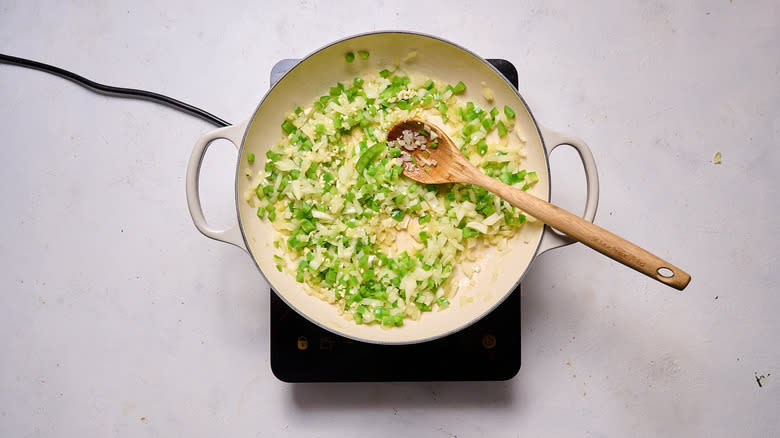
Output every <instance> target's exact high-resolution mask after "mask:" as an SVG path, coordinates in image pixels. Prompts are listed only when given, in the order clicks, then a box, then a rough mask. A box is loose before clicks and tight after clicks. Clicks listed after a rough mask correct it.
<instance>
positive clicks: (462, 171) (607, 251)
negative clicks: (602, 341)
mask: <svg viewBox="0 0 780 438" xmlns="http://www.w3.org/2000/svg"><path fill="white" fill-rule="evenodd" d="M406 130H409V131H411V132H413V133H419V132H423V131H428V132H435V133H436V137H437V138H436V139H435V140H430V137H434V136H433V135H431V136H430V137H428V139H427V140H426V143H428V144H426V151H422V150H421V149H416V150H412V151H408V150H406V149H404V148H402V151H404V150H405V151H407V152H409V153H410V154H411V155H413V156H414V157H415V159H416V161H417V163H418V164H414V163H412V162H405V163H404V175H406V176H408V177H409V178H411V179H413V180H415V181H419V182H421V183H424V184H444V183H454V182H457V183H465V184H473V185H476V186H479V187H482V188H485V189H487V190H489V191H491V192H493V193H495V194H496V195H498V196H500V197H501V198H502V199H505V200H506V201H508V202H509V203H511V204H512V205H514V206H515V207H518V208H520V209H521V210H523V211H525V212H526V213H528V214H530V215H531V216H533V217H535V218H537V219H539V220H541V221H542V222H544V223H546V224H547V225H549V226H551V227H553V228H555V229H556V230H558V231H560V232H562V233H564V234H566V235H568V236H570V237H572V238H574V239H576V240H577V241H579V242H582V243H584V244H585V245H588V246H589V247H591V248H593V249H595V250H596V251H598V252H600V253H602V254H604V255H606V256H607V257H610V258H611V259H613V260H616V261H618V262H620V263H623V264H624V265H626V266H628V267H630V268H632V269H635V270H637V271H639V272H641V273H643V274H645V275H647V276H649V277H651V278H654V279H656V280H658V281H660V282H661V283H664V284H666V285H669V286H671V287H673V288H676V289H678V290H683V289H685V286H687V285H688V283H689V282H690V281H691V276H690V275H688V274H687V273H686V272H684V271H682V270H681V269H679V268H677V267H676V266H674V265H672V264H671V263H667V262H666V261H664V260H662V259H661V258H659V257H656V256H655V255H653V254H651V253H650V252H648V251H646V250H644V249H642V248H640V247H638V246H636V245H634V244H633V243H631V242H629V241H627V240H625V239H623V238H622V237H619V236H617V235H615V234H612V233H610V232H609V231H607V230H605V229H603V228H601V227H599V226H597V225H594V224H592V223H591V222H588V221H586V220H585V219H582V218H581V217H579V216H577V215H574V214H572V213H569V212H568V211H566V210H563V209H562V208H560V207H557V206H555V205H553V204H550V203H549V202H546V201H543V200H541V199H539V198H537V197H535V196H533V195H531V194H529V193H526V192H524V191H522V190H519V189H516V188H514V187H511V186H509V185H506V184H504V183H502V182H501V181H498V180H496V179H493V178H491V177H489V176H487V175H485V174H484V173H482V172H481V171H480V170H479V169H477V168H476V167H475V166H474V165H473V164H471V162H470V161H469V160H468V159H466V157H464V156H463V154H461V152H460V151H459V150H458V148H457V147H455V145H454V144H453V143H452V139H450V138H449V136H447V134H445V133H444V132H443V131H442V130H441V129H439V128H438V127H436V126H434V125H432V124H430V123H426V122H424V121H422V120H417V119H409V120H402V121H399V122H398V123H396V124H395V125H393V126H392V127H391V128H390V129H389V130H388V132H387V141H388V142H391V141H394V140H398V139H399V138H401V137H403V133H404V131H406ZM433 142H436V143H438V146H436V148H435V149H432V148H430V147H428V146H430V145H431V143H433ZM426 152H427V154H426ZM428 154H429V155H428ZM434 160H435V163H436V164H435V165H432V164H431V165H423V164H422V163H425V162H432V161H434Z"/></svg>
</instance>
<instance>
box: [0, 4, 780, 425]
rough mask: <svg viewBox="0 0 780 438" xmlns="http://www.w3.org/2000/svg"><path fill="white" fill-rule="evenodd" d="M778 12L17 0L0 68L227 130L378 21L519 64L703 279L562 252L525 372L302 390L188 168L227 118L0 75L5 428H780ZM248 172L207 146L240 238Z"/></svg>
mask: <svg viewBox="0 0 780 438" xmlns="http://www.w3.org/2000/svg"><path fill="white" fill-rule="evenodd" d="M778 5H779V4H778V3H777V2H776V1H751V2H747V1H742V0H734V1H733V2H732V1H729V0H718V1H710V2H693V3H691V2H677V1H664V2H655V1H654V2H638V1H637V2H624V1H612V2H604V1H602V2H550V1H505V2H498V3H490V2H452V1H438V2H430V3H429V2H420V1H414V2H411V1H409V2H402V3H395V2H311V1H296V2H284V1H276V2H258V1H247V2H241V3H231V4H230V5H223V4H222V3H221V2H215V1H193V0H187V1H156V2H137V1H127V2H96V1H56V2H55V1H51V2H27V1H13V0H4V1H2V2H0V52H2V53H7V54H11V55H18V56H24V57H29V58H32V59H36V60H40V61H44V62H47V63H51V64H54V65H57V66H61V67H63V68H66V69H71V70H73V71H75V72H78V73H81V74H83V75H85V76H87V77H89V78H92V79H95V80H98V81H102V82H105V83H109V84H116V85H120V86H126V87H135V88H143V89H149V90H154V91H158V92H161V93H164V94H168V95H171V96H174V97H177V98H179V99H182V100H185V101H187V102H190V103H192V104H194V105H196V106H200V107H203V108H205V109H207V110H209V111H212V112H214V113H216V114H218V115H220V116H222V117H223V118H225V119H227V120H229V121H240V120H243V119H245V118H247V117H248V116H249V115H251V113H252V111H253V110H254V108H255V106H256V105H257V102H258V101H259V99H260V98H261V97H262V96H263V94H264V93H265V92H266V90H267V88H268V73H269V71H270V69H271V66H272V65H273V64H274V63H275V62H276V61H277V60H279V59H281V58H290V57H301V56H304V55H306V54H307V53H310V52H311V51H313V50H315V49H317V48H318V47H320V46H322V45H324V44H326V43H328V42H330V41H333V40H336V39H339V38H342V37H345V36H348V35H351V34H354V33H358V32H364V31H370V30H375V29H409V30H417V31H423V32H426V33H431V34H435V35H439V36H441V37H444V38H447V39H450V40H452V41H454V42H457V43H459V44H462V45H463V46H465V47H468V48H470V49H472V50H474V51H475V52H477V53H480V54H482V55H483V56H485V57H503V58H506V59H509V60H511V61H512V62H513V63H514V64H515V65H516V66H517V68H518V70H519V74H520V91H521V93H522V94H523V96H524V97H525V98H526V100H527V102H528V103H529V105H530V106H531V108H532V110H533V111H534V113H535V115H536V117H537V118H538V120H539V121H540V122H541V123H543V124H545V125H547V126H549V127H551V128H554V129H558V130H561V131H565V132H569V133H572V134H575V135H578V136H580V137H582V138H583V139H585V140H586V141H587V142H588V143H589V144H590V146H591V147H592V149H593V153H594V155H595V157H596V161H597V164H598V166H599V175H600V179H601V203H600V207H599V213H598V215H597V218H596V221H597V223H598V224H600V225H601V226H603V227H605V228H607V229H610V230H613V231H615V232H616V233H618V234H620V235H623V236H625V237H627V238H629V239H631V240H633V241H635V242H637V243H639V244H640V245H643V246H646V247H647V248H648V249H650V250H651V251H653V252H656V253H658V254H659V255H661V256H662V257H666V258H668V260H670V261H671V262H673V263H675V264H677V265H678V266H680V267H682V268H684V269H686V270H687V271H688V272H690V273H691V274H692V275H693V282H692V283H691V285H690V286H689V287H688V289H687V290H686V291H685V292H684V293H678V292H676V291H674V290H672V289H670V288H667V287H665V286H663V285H661V284H659V283H656V282H653V281H651V280H650V279H648V278H646V277H644V276H642V275H640V274H637V273H635V272H633V271H630V270H628V269H627V268H624V267H623V266H621V265H619V264H617V263H614V262H612V261H610V260H608V259H606V258H604V257H602V256H600V255H597V254H595V253H593V252H592V251H590V250H588V249H587V248H585V247H583V246H582V245H575V246H572V247H568V248H564V249H560V250H556V251H554V252H552V253H548V254H545V255H544V256H542V257H540V258H539V259H538V260H537V261H536V263H535V264H534V266H533V268H532V270H531V271H530V273H529V275H528V276H527V278H526V280H525V281H524V283H523V312H522V316H523V329H522V357H523V366H522V369H521V370H520V372H519V374H518V375H517V376H516V377H515V378H514V379H512V380H510V381H507V382H498V383H391V384H338V385H290V384H285V383H282V382H279V381H278V380H276V379H275V378H274V376H273V375H272V374H271V370H270V366H269V349H268V348H269V347H268V339H269V331H268V330H269V329H268V304H269V298H268V288H267V285H266V284H265V283H264V282H263V280H262V279H261V276H260V274H259V273H258V272H257V271H256V268H255V267H254V265H253V263H252V261H251V260H250V258H249V257H248V256H247V255H246V254H244V253H243V252H241V251H240V250H238V249H236V248H234V247H231V246H229V245H225V244H220V243H218V242H215V241H212V240H209V239H207V238H205V237H203V236H201V235H200V234H199V233H198V232H197V231H196V230H195V229H194V227H193V226H192V222H191V220H190V217H189V215H188V213H187V209H186V203H185V198H184V184H183V177H184V169H185V165H186V161H187V159H188V156H189V153H190V150H191V148H192V146H193V144H194V142H195V140H196V139H197V138H198V136H199V135H200V134H201V133H203V132H205V131H208V130H210V129H212V127H211V126H210V125H208V124H207V123H205V122H203V121H201V120H198V119H195V118H192V117H189V116H187V115H183V114H180V113H177V112H175V111H172V110H170V109H168V108H165V107H162V106H158V105H155V104H152V103H148V102H141V101H128V100H117V99H110V98H107V97H102V96H98V95H95V94H93V93H91V92H89V91H87V90H85V89H83V88H80V87H78V86H75V85H73V84H71V83H69V82H67V81H64V80H62V79H60V78H57V77H53V76H49V75H46V74H43V73H40V72H36V71H31V70H26V69H21V68H18V67H12V66H8V65H2V64H0V127H2V135H3V139H2V140H3V144H2V147H0V198H1V199H2V213H1V214H0V266H2V268H1V269H2V275H0V291H1V292H0V309H2V312H3V316H2V318H0V347H2V348H0V436H3V437H27V436H31V437H37V436H131V437H136V436H161V437H169V436H194V437H198V436H231V437H241V436H325V435H333V436H340V437H353V436H365V435H366V434H376V435H378V436H383V435H390V434H391V433H392V434H393V435H397V436H441V437H451V436H458V437H461V438H462V437H484V436H523V437H525V436H564V435H568V436H659V435H667V436H770V435H773V434H775V433H776V432H777V430H778V428H779V427H780V419H779V415H780V414H779V413H780V367H779V366H778V365H780V351H778V344H779V342H778V333H779V332H780V320H779V319H778V317H777V312H778V310H779V309H780V295H779V294H778V293H777V288H778V282H779V281H780V273H778V260H777V255H778V252H780V251H779V250H780V245H779V244H778V242H779V240H778V233H779V232H780V220H778V215H779V214H780V208H779V207H778V199H780V196H778V188H777V184H778V178H777V176H776V173H775V172H776V171H777V169H778V166H780V152H778V151H779V150H780V149H779V147H780V85H779V84H780V76H779V73H778V67H780V6H778ZM718 151H720V152H722V153H723V163H722V164H720V165H715V164H713V162H712V161H713V156H714V154H715V152H718ZM234 160H235V151H234V150H233V148H232V146H230V145H229V144H228V143H227V142H225V141H222V142H220V143H219V144H217V145H216V146H215V147H214V148H213V149H212V151H211V152H209V154H208V155H207V157H206V162H205V164H204V170H203V172H204V175H203V187H202V194H203V197H204V202H205V204H206V210H207V212H206V214H207V217H208V218H209V220H210V221H212V222H213V223H215V224H222V225H227V224H229V223H231V221H232V220H234V211H235V210H234V205H233V204H232V194H231V184H232V181H233V175H232V169H233V165H232V162H233V161H234ZM552 178H553V186H554V190H553V194H554V200H555V201H557V202H559V203H561V204H562V205H564V206H565V207H567V208H570V209H573V210H575V211H580V209H581V208H582V204H583V199H584V192H585V190H584V174H583V172H582V170H581V168H580V165H579V163H578V161H577V159H576V154H574V153H573V152H571V150H567V151H560V150H559V151H556V153H555V154H554V155H553V158H552ZM367 366H370V365H368V364H367ZM420 366H425V364H420ZM769 374H771V375H770V376H768V377H767V378H766V379H765V380H764V381H763V384H764V386H763V387H759V386H758V384H757V381H756V375H759V376H760V375H769Z"/></svg>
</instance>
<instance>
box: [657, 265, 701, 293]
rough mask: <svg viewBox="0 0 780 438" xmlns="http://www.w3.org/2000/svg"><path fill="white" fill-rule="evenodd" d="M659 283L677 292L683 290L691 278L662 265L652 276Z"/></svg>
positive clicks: (677, 270) (673, 268) (671, 267)
mask: <svg viewBox="0 0 780 438" xmlns="http://www.w3.org/2000/svg"><path fill="white" fill-rule="evenodd" d="M652 277H654V278H655V279H656V280H658V281H660V282H661V283H664V284H667V285H669V286H671V287H673V288H675V289H677V290H683V289H685V287H686V286H688V283H689V282H690V281H691V276H690V275H688V274H687V273H685V272H683V271H681V270H679V269H677V268H675V267H674V266H667V265H663V266H661V267H659V268H658V269H656V271H655V275H654V276H652Z"/></svg>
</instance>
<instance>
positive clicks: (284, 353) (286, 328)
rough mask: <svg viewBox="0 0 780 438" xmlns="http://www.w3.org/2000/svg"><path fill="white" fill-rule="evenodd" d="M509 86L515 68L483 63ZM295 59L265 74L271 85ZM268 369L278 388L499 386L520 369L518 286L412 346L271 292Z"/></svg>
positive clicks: (504, 63) (503, 62) (496, 62)
mask: <svg viewBox="0 0 780 438" xmlns="http://www.w3.org/2000/svg"><path fill="white" fill-rule="evenodd" d="M488 61H489V62H490V63H491V64H493V65H494V66H495V67H496V68H497V69H498V70H499V71H500V72H501V73H502V74H503V75H504V76H505V77H506V78H507V79H508V80H509V82H510V83H512V84H513V85H514V86H515V88H517V85H518V78H517V69H515V67H514V65H512V63H510V62H509V61H506V60H503V59H488ZM296 63H297V60H290V59H287V60H283V61H280V62H279V63H277V64H276V65H275V66H274V68H273V69H272V71H271V85H273V84H274V83H276V81H278V80H279V78H281V77H282V76H283V75H284V73H286V72H287V71H288V70H289V69H290V68H292V67H293V66H294V65H295V64H296ZM270 345H271V370H272V371H273V373H274V375H275V376H276V377H277V378H278V379H279V380H282V381H284V382H381V381H437V380H452V381H463V380H475V381H476V380H506V379H510V378H512V377H514V375H515V374H517V372H518V370H519V369H520V286H518V287H517V288H516V289H515V290H514V291H513V292H512V294H511V295H510V296H509V297H507V299H506V300H505V301H504V302H503V303H501V305H499V306H498V307H497V308H496V309H494V310H493V312H491V313H490V314H489V315H487V316H486V317H484V318H482V319H481V320H479V321H478V322H476V323H475V324H473V325H471V326H470V327H467V328H465V329H463V330H461V331H459V332H457V333H454V334H451V335H449V336H447V337H444V338H441V339H437V340H435V341H429V342H423V343H419V344H413V345H377V344H368V343H365V342H357V341H353V340H351V339H347V338H344V337H342V336H338V335H335V334H333V333H331V332H329V331H327V330H325V329H322V328H320V327H319V326H317V325H315V324H313V323H311V322H309V321H308V320H306V319H305V318H303V317H302V316H300V315H299V314H298V313H296V312H295V311H294V310H292V309H291V308H290V307H289V306H287V305H286V304H285V303H284V302H283V301H282V300H281V299H280V298H279V297H278V296H277V295H276V293H275V292H274V293H272V294H271V343H270Z"/></svg>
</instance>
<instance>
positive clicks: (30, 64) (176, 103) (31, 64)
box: [0, 53, 230, 127]
mask: <svg viewBox="0 0 780 438" xmlns="http://www.w3.org/2000/svg"><path fill="white" fill-rule="evenodd" d="M0 62H4V63H7V64H12V65H18V66H20V67H27V68H32V69H36V70H41V71H44V72H46V73H51V74H53V75H57V76H59V77H62V78H65V79H68V80H70V81H73V82H75V83H77V84H79V85H81V86H83V87H85V88H87V89H89V90H92V91H94V92H96V93H100V94H104V95H106V96H112V97H124V98H132V99H143V100H149V101H152V102H156V103H160V104H163V105H166V106H169V107H171V108H175V109H178V110H180V111H184V112H186V113H189V114H191V115H193V116H195V117H200V118H201V119H203V120H206V121H208V122H211V123H213V124H215V125H217V126H220V127H222V126H229V125H230V123H228V122H226V121H224V120H222V119H220V118H219V117H217V116H215V115H213V114H211V113H208V112H206V111H203V110H202V109H200V108H196V107H194V106H192V105H190V104H188V103H184V102H182V101H180V100H176V99H173V98H171V97H168V96H163V95H162V94H158V93H153V92H151V91H144V90H136V89H134V88H119V87H112V86H110V85H103V84H99V83H97V82H94V81H91V80H89V79H87V78H85V77H83V76H79V75H77V74H75V73H73V72H69V71H67V70H63V69H61V68H59V67H55V66H53V65H49V64H44V63H42V62H37V61H32V60H29V59H24V58H17V57H16V56H10V55H4V54H2V53H0Z"/></svg>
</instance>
